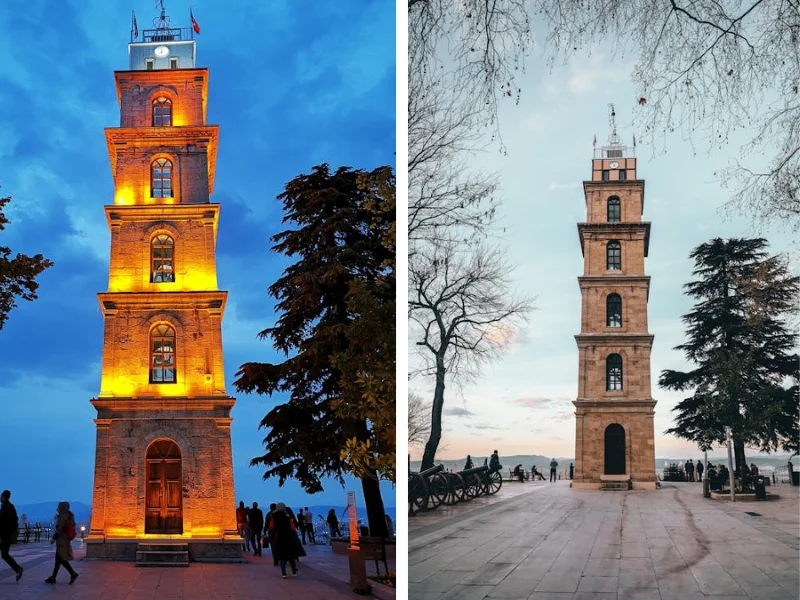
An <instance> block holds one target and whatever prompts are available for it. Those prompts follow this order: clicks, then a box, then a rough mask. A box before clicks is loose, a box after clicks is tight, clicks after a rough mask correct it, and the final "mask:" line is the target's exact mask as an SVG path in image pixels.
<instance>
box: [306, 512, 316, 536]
mask: <svg viewBox="0 0 800 600" xmlns="http://www.w3.org/2000/svg"><path fill="white" fill-rule="evenodd" d="M305 511H306V513H305V514H306V532H307V533H308V539H309V541H310V542H311V543H312V544H316V543H317V535H316V534H315V533H314V515H312V514H311V511H310V510H308V507H307V506H306V507H305Z"/></svg>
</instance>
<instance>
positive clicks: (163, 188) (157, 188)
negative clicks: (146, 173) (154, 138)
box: [150, 158, 172, 198]
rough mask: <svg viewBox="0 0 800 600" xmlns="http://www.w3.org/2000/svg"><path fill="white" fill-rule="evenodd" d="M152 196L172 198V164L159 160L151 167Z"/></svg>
mask: <svg viewBox="0 0 800 600" xmlns="http://www.w3.org/2000/svg"><path fill="white" fill-rule="evenodd" d="M150 196H151V197H152V198H172V162H171V161H170V160H168V159H166V158H159V159H157V160H154V161H153V164H152V165H150Z"/></svg>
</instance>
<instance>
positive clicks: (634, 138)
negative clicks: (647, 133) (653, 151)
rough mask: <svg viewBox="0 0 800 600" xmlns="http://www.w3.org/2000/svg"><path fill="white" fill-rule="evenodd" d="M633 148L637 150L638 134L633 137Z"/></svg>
mask: <svg viewBox="0 0 800 600" xmlns="http://www.w3.org/2000/svg"><path fill="white" fill-rule="evenodd" d="M633 147H634V148H636V134H634V135H633Z"/></svg>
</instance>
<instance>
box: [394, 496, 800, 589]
mask: <svg viewBox="0 0 800 600" xmlns="http://www.w3.org/2000/svg"><path fill="white" fill-rule="evenodd" d="M504 486H505V484H504ZM798 489H800V488H793V487H791V486H785V485H779V486H773V487H772V488H770V491H772V492H777V493H779V494H782V495H783V496H784V498H783V499H782V500H779V501H771V502H748V503H744V502H742V503H736V504H733V505H731V504H728V503H722V502H719V501H715V500H707V499H704V498H702V492H701V489H700V484H689V483H686V484H665V487H664V488H663V489H661V490H658V491H655V492H643V491H631V492H600V491H578V490H572V489H570V488H569V487H568V482H558V483H553V484H547V485H533V484H528V493H526V494H522V495H518V496H515V497H512V498H507V499H500V500H498V501H496V502H494V503H488V504H486V505H485V506H482V507H479V508H477V509H467V507H468V504H465V505H464V506H465V509H464V512H463V513H461V514H454V515H450V516H447V517H443V518H441V519H440V520H439V521H437V522H431V523H429V524H428V525H426V526H424V527H419V528H417V529H415V530H414V531H411V532H410V533H409V573H410V575H409V598H410V599H411V600H434V599H435V600H451V599H458V600H482V599H483V598H506V599H523V598H524V599H530V600H544V599H548V598H549V599H563V600H580V599H583V598H607V599H609V600H613V599H618V600H627V599H642V600H644V599H660V600H700V599H703V598H707V597H710V598H715V599H716V600H726V599H729V598H731V599H732V598H737V599H739V600H747V599H748V598H750V599H753V600H756V599H757V600H778V599H786V600H791V599H795V600H797V598H798V597H799V595H798V590H799V589H800V550H798V548H800V543H799V540H798V537H797V532H798V522H799V521H800V513H799V512H798ZM745 511H750V512H756V513H759V514H760V515H762V516H751V515H748V514H746V512H745ZM411 521H412V522H413V519H412V520H411Z"/></svg>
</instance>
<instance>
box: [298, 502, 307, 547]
mask: <svg viewBox="0 0 800 600" xmlns="http://www.w3.org/2000/svg"><path fill="white" fill-rule="evenodd" d="M297 529H298V530H299V531H300V536H301V537H302V538H303V540H302V541H303V545H304V546H305V545H306V516H305V515H304V514H303V509H302V508H298V509H297Z"/></svg>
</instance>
